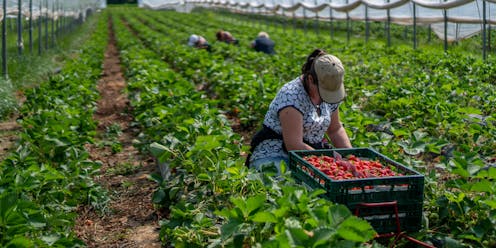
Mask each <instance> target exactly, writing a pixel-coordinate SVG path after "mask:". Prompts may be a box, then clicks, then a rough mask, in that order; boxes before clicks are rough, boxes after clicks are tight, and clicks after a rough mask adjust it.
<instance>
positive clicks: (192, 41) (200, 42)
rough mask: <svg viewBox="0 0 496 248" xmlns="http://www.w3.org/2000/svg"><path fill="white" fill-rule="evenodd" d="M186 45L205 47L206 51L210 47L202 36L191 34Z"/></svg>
mask: <svg viewBox="0 0 496 248" xmlns="http://www.w3.org/2000/svg"><path fill="white" fill-rule="evenodd" d="M188 46H192V47H196V48H200V49H206V50H207V51H209V52H210V50H211V47H210V44H208V42H207V40H206V39H205V38H203V37H202V36H199V35H196V34H192V35H191V36H190V37H189V39H188Z"/></svg>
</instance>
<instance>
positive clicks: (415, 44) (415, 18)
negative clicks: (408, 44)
mask: <svg viewBox="0 0 496 248" xmlns="http://www.w3.org/2000/svg"><path fill="white" fill-rule="evenodd" d="M412 4H413V49H414V50H415V49H417V5H416V4H415V2H412Z"/></svg>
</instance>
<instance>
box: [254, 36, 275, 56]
mask: <svg viewBox="0 0 496 248" xmlns="http://www.w3.org/2000/svg"><path fill="white" fill-rule="evenodd" d="M274 46H275V43H274V41H273V40H271V39H270V38H269V34H267V33H266V32H260V33H258V35H257V38H256V39H255V40H254V41H253V42H252V43H251V47H252V48H254V49H255V51H257V52H264V53H266V54H275V51H274Z"/></svg>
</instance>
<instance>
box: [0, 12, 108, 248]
mask: <svg viewBox="0 0 496 248" xmlns="http://www.w3.org/2000/svg"><path fill="white" fill-rule="evenodd" d="M88 25H93V26H94V27H93V29H95V31H94V33H93V35H92V36H91V38H90V41H89V42H87V43H86V44H85V45H84V46H83V47H82V48H81V51H80V55H79V57H78V58H77V59H74V60H73V61H68V62H67V63H66V64H65V66H64V67H63V68H62V70H61V73H60V74H57V75H54V76H52V77H51V78H50V79H49V80H47V81H45V82H42V83H40V85H39V86H38V87H35V88H31V89H26V90H25V92H24V94H25V97H26V101H25V102H24V104H23V105H22V107H21V108H20V109H19V116H20V117H19V119H18V122H19V123H20V124H21V126H22V131H21V132H20V134H19V140H18V142H19V145H18V146H17V147H15V148H13V149H12V150H13V152H11V153H10V154H8V155H7V156H6V157H5V159H4V160H3V161H1V163H0V246H1V247H49V246H55V247H75V246H83V245H84V244H83V242H82V241H81V240H80V239H78V237H76V235H75V234H74V233H73V232H72V227H73V226H74V222H75V217H76V213H75V212H76V209H77V207H78V206H79V205H81V204H91V205H93V206H95V207H99V206H103V205H104V204H105V202H107V199H108V197H107V194H106V192H105V191H104V190H103V189H102V188H101V187H100V186H99V185H96V184H95V183H94V182H93V178H92V177H93V176H94V175H97V173H98V169H99V167H100V164H99V163H98V162H95V161H90V160H89V159H88V158H89V154H88V152H87V151H86V150H85V148H84V145H85V144H87V143H89V142H92V140H93V137H94V135H95V134H96V123H95V122H94V121H93V111H94V110H95V109H96V100H97V99H98V92H97V90H96V84H95V82H96V81H97V80H98V78H99V77H100V75H101V73H102V69H101V68H102V66H101V65H102V61H103V54H104V49H105V48H106V40H107V37H108V29H107V25H106V21H105V20H104V19H101V20H99V21H98V22H95V21H94V20H93V21H92V22H91V24H88Z"/></svg>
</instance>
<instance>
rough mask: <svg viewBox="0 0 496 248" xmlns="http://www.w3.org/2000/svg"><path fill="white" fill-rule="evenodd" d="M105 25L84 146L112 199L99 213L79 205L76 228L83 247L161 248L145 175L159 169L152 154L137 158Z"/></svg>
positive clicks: (152, 186)
mask: <svg viewBox="0 0 496 248" xmlns="http://www.w3.org/2000/svg"><path fill="white" fill-rule="evenodd" d="M109 29H110V31H111V38H110V42H109V45H108V48H107V51H106V54H105V61H104V74H103V76H102V78H101V79H100V82H99V85H98V90H99V92H100V95H101V99H100V100H99V102H98V109H97V112H96V114H95V115H94V118H95V119H96V120H97V121H98V123H99V125H98V140H97V141H96V142H95V143H96V144H94V145H90V146H88V147H87V148H88V150H89V153H90V154H91V159H92V160H98V161H101V162H102V164H103V165H102V168H101V175H100V176H99V177H98V178H95V180H96V181H97V182H98V183H99V184H101V185H103V186H104V187H105V188H107V190H108V192H109V194H110V197H111V201H110V203H109V205H108V211H105V212H104V213H100V212H98V211H95V210H94V209H92V208H91V207H90V206H85V207H83V208H81V209H80V210H79V213H78V214H79V217H78V219H77V222H76V226H75V231H76V233H77V235H78V237H79V238H81V239H82V240H83V241H84V242H85V243H86V244H87V245H88V247H133V248H134V247H143V248H145V247H146V248H153V247H161V244H160V241H159V231H160V230H159V224H158V219H159V218H158V215H157V211H156V210H155V209H154V207H153V205H152V201H151V196H152V193H153V190H154V189H155V188H156V184H155V183H153V182H152V181H150V180H149V179H148V176H149V175H150V174H151V173H154V172H158V171H157V170H158V169H157V166H156V164H155V162H154V160H153V159H152V158H143V157H141V155H140V154H139V151H138V150H137V149H135V148H134V147H133V145H132V140H133V139H134V138H135V137H136V135H137V132H138V130H137V129H136V128H135V127H133V126H132V121H133V118H132V116H131V115H130V112H131V111H130V109H129V108H130V107H129V101H128V99H127V95H125V94H124V92H123V90H124V88H125V87H126V82H125V79H124V77H123V75H122V72H121V68H120V60H119V52H118V50H117V48H116V45H115V38H114V34H113V30H112V23H111V22H109Z"/></svg>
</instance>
